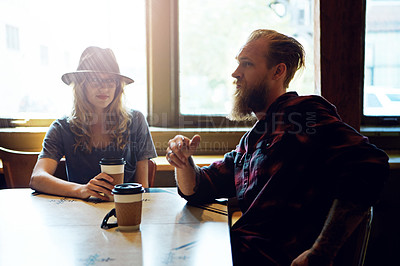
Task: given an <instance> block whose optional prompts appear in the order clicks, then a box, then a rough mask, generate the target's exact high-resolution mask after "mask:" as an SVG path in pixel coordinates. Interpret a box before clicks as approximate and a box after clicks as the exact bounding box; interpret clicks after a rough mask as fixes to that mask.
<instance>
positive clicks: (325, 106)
mask: <svg viewBox="0 0 400 266" xmlns="http://www.w3.org/2000/svg"><path fill="white" fill-rule="evenodd" d="M282 108H283V109H289V110H298V111H307V112H312V111H316V112H318V111H322V110H325V111H329V112H332V113H333V114H337V110H336V107H335V106H334V105H333V104H332V103H330V102H329V101H328V100H327V99H325V98H324V97H322V96H319V95H302V96H295V97H290V98H288V99H287V100H286V101H285V102H284V103H283V104H282Z"/></svg>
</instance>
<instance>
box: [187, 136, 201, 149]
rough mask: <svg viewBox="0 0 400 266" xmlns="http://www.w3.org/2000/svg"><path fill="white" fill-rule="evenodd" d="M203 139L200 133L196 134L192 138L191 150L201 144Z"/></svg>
mask: <svg viewBox="0 0 400 266" xmlns="http://www.w3.org/2000/svg"><path fill="white" fill-rule="evenodd" d="M200 141H201V137H200V136H199V135H194V136H193V138H192V139H191V140H190V144H189V148H190V150H191V151H195V150H196V149H197V147H198V146H199V144H200Z"/></svg>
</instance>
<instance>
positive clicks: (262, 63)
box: [231, 39, 272, 120]
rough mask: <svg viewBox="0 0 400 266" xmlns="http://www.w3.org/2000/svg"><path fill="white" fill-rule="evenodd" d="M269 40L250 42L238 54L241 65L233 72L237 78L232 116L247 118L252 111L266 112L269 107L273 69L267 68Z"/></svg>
mask: <svg viewBox="0 0 400 266" xmlns="http://www.w3.org/2000/svg"><path fill="white" fill-rule="evenodd" d="M266 49H267V42H266V41H265V40H262V39H258V40H256V41H252V42H250V43H248V44H247V45H246V46H245V47H243V49H242V50H241V51H240V53H239V55H238V56H237V60H238V63H239V66H238V67H237V68H236V70H235V71H234V72H233V73H232V77H234V78H236V81H235V84H236V91H235V98H234V106H233V110H232V113H231V117H232V118H233V119H234V120H245V119H248V118H249V117H251V113H252V112H254V113H256V114H257V113H258V112H265V111H266V108H267V107H268V105H267V104H268V89H269V87H270V86H269V81H270V79H271V78H272V75H271V73H272V69H268V68H267V62H266V59H265V51H266Z"/></svg>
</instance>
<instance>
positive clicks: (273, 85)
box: [166, 30, 388, 266]
mask: <svg viewBox="0 0 400 266" xmlns="http://www.w3.org/2000/svg"><path fill="white" fill-rule="evenodd" d="M237 60H238V63H239V66H238V67H237V69H236V70H235V72H234V73H233V74H232V76H233V77H234V78H235V79H236V93H235V104H234V108H233V111H232V117H233V118H234V119H237V120H238V119H247V118H248V117H249V116H250V115H251V114H252V113H254V114H255V116H256V117H257V120H258V121H257V123H256V124H255V125H254V127H253V128H252V129H251V130H249V131H248V132H247V133H246V134H245V135H244V136H243V137H242V139H241V141H240V143H239V145H238V146H237V148H236V150H234V151H232V152H229V153H227V154H225V157H224V159H223V160H222V161H218V162H214V163H213V164H212V165H210V166H209V167H204V168H199V167H197V166H195V165H194V163H193V160H192V157H191V155H192V154H194V152H195V151H196V148H197V147H198V145H199V143H200V136H198V135H196V136H194V137H193V138H192V139H191V140H190V139H188V138H186V137H184V136H180V135H178V136H176V137H175V138H173V139H171V140H170V141H169V147H168V148H167V155H166V156H167V159H168V161H169V162H170V164H171V165H173V166H174V167H175V168H176V179H177V184H178V188H179V193H180V195H181V196H183V197H184V198H186V199H187V200H188V201H189V202H207V201H211V200H213V199H215V198H221V197H237V199H238V202H239V207H240V209H241V211H242V213H243V215H242V217H241V218H240V219H239V220H238V221H237V222H236V223H235V224H234V225H233V227H232V229H231V237H232V250H233V261H234V264H235V265H319V266H321V265H332V263H333V260H334V258H335V256H336V254H337V252H338V251H339V249H340V247H341V246H342V244H343V243H344V242H345V240H346V239H347V238H348V236H349V235H350V234H351V233H352V232H353V231H354V229H355V228H356V227H357V225H358V224H359V223H360V222H361V220H362V219H363V217H364V216H365V214H366V212H367V210H368V209H369V207H370V206H371V205H372V204H373V203H374V202H375V201H376V200H377V198H378V195H379V192H380V190H381V188H382V186H383V183H384V181H385V179H386V178H387V175H388V157H387V155H386V154H385V153H384V152H382V151H381V150H379V149H377V148H376V147H375V146H373V145H372V144H370V143H369V142H368V140H367V138H366V137H363V136H362V135H360V134H359V133H357V132H356V131H355V130H354V129H352V128H351V127H349V126H348V125H346V124H345V123H343V122H342V121H341V119H340V117H339V115H338V114H337V112H336V108H335V107H334V106H333V105H331V104H330V103H328V102H327V101H326V100H325V99H323V98H322V97H319V96H301V97H300V96H298V95H297V94H296V93H295V92H288V93H286V88H288V86H289V82H290V81H291V79H292V78H293V76H294V74H295V72H296V71H297V70H298V69H300V68H301V67H303V66H304V51H303V47H302V46H301V44H300V43H298V42H297V41H296V40H295V39H293V38H291V37H288V36H285V35H283V34H280V33H278V32H275V31H271V30H256V31H254V32H253V33H252V34H251V35H250V37H249V39H248V41H247V43H246V44H245V45H244V47H243V48H242V49H241V51H240V53H239V55H238V56H237Z"/></svg>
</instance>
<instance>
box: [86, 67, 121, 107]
mask: <svg viewBox="0 0 400 266" xmlns="http://www.w3.org/2000/svg"><path fill="white" fill-rule="evenodd" d="M117 82H118V80H117V79H116V77H115V76H112V75H108V74H97V75H92V76H88V77H87V78H86V98H87V99H88V101H89V103H91V104H92V105H93V106H94V108H95V109H96V111H98V112H100V111H102V110H103V109H104V108H106V107H107V106H109V105H110V103H111V102H112V101H113V100H114V96H115V90H116V88H117Z"/></svg>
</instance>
